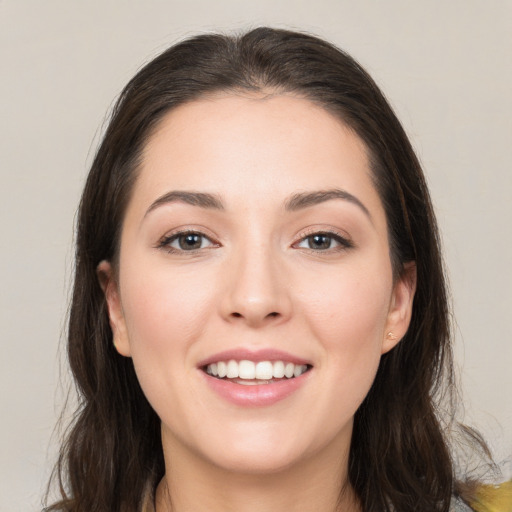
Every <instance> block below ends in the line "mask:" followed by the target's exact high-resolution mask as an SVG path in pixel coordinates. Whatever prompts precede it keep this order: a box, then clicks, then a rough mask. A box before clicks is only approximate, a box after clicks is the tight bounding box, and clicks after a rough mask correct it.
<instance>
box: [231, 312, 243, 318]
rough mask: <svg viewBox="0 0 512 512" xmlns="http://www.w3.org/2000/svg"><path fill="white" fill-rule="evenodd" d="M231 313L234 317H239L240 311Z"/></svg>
mask: <svg viewBox="0 0 512 512" xmlns="http://www.w3.org/2000/svg"><path fill="white" fill-rule="evenodd" d="M232 315H233V316H234V317H235V318H240V317H241V316H242V315H241V314H240V313H237V312H235V313H232Z"/></svg>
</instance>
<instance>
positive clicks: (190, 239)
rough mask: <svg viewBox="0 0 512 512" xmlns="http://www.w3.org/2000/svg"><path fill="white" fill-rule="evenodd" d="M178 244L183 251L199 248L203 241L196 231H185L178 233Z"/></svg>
mask: <svg viewBox="0 0 512 512" xmlns="http://www.w3.org/2000/svg"><path fill="white" fill-rule="evenodd" d="M177 242H178V246H179V248H180V249H182V250H183V251H190V250H193V249H201V246H202V243H203V236H202V235H198V234H197V233H187V234H184V235H180V236H178V238H177Z"/></svg>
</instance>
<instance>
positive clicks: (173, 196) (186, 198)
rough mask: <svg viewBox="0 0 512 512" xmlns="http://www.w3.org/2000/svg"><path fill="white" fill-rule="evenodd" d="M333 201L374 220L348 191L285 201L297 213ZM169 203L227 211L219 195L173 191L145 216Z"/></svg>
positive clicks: (304, 195) (296, 196)
mask: <svg viewBox="0 0 512 512" xmlns="http://www.w3.org/2000/svg"><path fill="white" fill-rule="evenodd" d="M333 199H341V200H344V201H348V202H350V203H352V204H354V205H356V206H358V207H359V208H360V209H361V210H362V211H363V212H364V213H365V214H366V215H367V216H368V218H369V219H370V220H371V219H372V216H371V214H370V212H369V210H368V208H366V206H365V205H364V204H363V203H362V202H361V201H360V200H359V199H358V198H357V197H356V196H354V195H352V194H350V193H349V192H347V191H346V190H342V189H338V188H335V189H329V190H317V191H313V192H300V193H297V194H294V195H293V196H291V197H290V198H289V199H287V200H286V201H285V203H284V209H285V210H286V211H288V212H295V211H298V210H302V209H304V208H309V207H311V206H315V205H317V204H321V203H325V202H327V201H331V200H333ZM168 203H185V204H189V205H192V206H198V207H199V208H205V209H212V210H225V208H224V205H223V203H222V200H221V198H220V197H219V196H218V195H215V194H208V193H206V192H191V191H182V190H173V191H171V192H167V193H166V194H164V195H162V196H160V197H159V198H158V199H156V200H155V201H154V202H153V203H152V204H151V206H150V207H149V208H148V209H147V211H146V213H145V215H144V216H146V215H148V213H150V212H151V211H153V210H155V209H156V208H158V207H159V206H162V205H164V204H168Z"/></svg>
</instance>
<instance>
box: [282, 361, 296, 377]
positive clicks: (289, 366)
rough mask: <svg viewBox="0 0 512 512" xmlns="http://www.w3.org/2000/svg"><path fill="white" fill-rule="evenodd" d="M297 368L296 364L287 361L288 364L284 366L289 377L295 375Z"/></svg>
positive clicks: (285, 374)
mask: <svg viewBox="0 0 512 512" xmlns="http://www.w3.org/2000/svg"><path fill="white" fill-rule="evenodd" d="M294 370H295V365H294V364H293V363H286V366H285V367H284V376H285V377H286V378H287V379H291V378H292V377H293V374H294V373H295V372H294Z"/></svg>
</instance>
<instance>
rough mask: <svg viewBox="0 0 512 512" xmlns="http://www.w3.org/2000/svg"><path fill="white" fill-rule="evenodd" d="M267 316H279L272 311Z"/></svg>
mask: <svg viewBox="0 0 512 512" xmlns="http://www.w3.org/2000/svg"><path fill="white" fill-rule="evenodd" d="M267 316H279V313H276V312H275V311H273V312H272V313H269V314H268V315H267Z"/></svg>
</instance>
